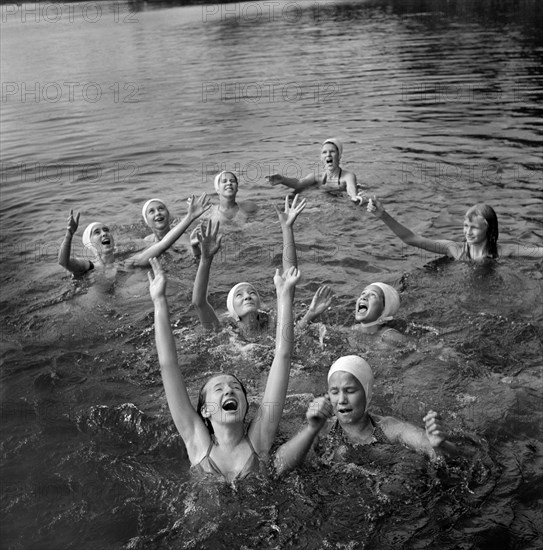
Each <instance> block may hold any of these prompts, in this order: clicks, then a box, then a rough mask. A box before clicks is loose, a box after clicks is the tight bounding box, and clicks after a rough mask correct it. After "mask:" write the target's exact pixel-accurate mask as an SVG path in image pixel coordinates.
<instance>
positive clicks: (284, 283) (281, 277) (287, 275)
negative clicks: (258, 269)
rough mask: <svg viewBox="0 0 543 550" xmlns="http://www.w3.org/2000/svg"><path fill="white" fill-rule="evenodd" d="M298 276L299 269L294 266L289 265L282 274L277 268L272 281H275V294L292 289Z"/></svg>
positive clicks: (299, 274) (298, 278)
mask: <svg viewBox="0 0 543 550" xmlns="http://www.w3.org/2000/svg"><path fill="white" fill-rule="evenodd" d="M300 277H301V273H300V270H299V269H298V268H296V267H291V268H289V269H287V270H286V271H285V272H284V273H283V274H281V272H280V271H279V269H276V270H275V276H274V278H273V282H274V283H275V288H276V289H277V294H279V293H281V292H289V291H294V289H295V288H296V284H297V283H298V281H299V280H300Z"/></svg>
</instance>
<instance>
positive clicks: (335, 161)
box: [266, 138, 364, 205]
mask: <svg viewBox="0 0 543 550" xmlns="http://www.w3.org/2000/svg"><path fill="white" fill-rule="evenodd" d="M342 155H343V144H342V143H341V141H339V139H337V138H330V139H327V140H325V141H324V142H323V143H322V147H321V161H322V164H323V168H324V172H323V173H322V174H308V175H307V176H305V177H303V178H302V179H298V178H287V177H285V176H282V175H281V174H273V175H271V176H266V179H267V180H268V181H269V183H271V184H272V185H277V184H279V183H280V184H282V185H286V186H287V187H290V188H291V189H294V190H295V191H296V192H297V193H298V192H300V191H303V190H304V189H306V188H308V187H311V186H313V185H318V186H319V187H320V188H321V189H322V190H323V191H326V192H328V193H331V194H338V193H340V192H342V191H346V192H347V194H348V195H349V197H350V198H351V200H352V201H353V202H355V203H357V204H360V205H361V204H363V202H364V194H363V192H362V191H361V190H359V189H358V187H357V183H356V175H355V174H354V173H353V172H348V171H347V170H343V169H342V168H341V167H340V165H339V162H340V160H341V156H342Z"/></svg>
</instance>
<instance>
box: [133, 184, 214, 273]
mask: <svg viewBox="0 0 543 550" xmlns="http://www.w3.org/2000/svg"><path fill="white" fill-rule="evenodd" d="M188 203H189V210H188V212H187V215H186V216H185V217H184V218H183V219H182V220H181V221H180V222H179V223H178V224H177V225H176V226H175V227H173V228H172V229H170V231H168V233H166V235H165V236H164V238H162V239H161V240H160V241H158V242H156V243H154V244H153V245H152V246H150V247H149V248H146V249H145V250H144V251H143V252H140V253H139V254H136V255H135V256H132V257H131V258H129V259H128V260H127V264H129V265H133V266H137V267H146V266H147V265H148V264H149V259H150V258H156V257H158V256H160V255H161V254H162V253H164V252H165V251H166V250H168V248H170V247H171V246H172V245H173V244H174V243H175V241H177V239H179V237H181V235H182V234H183V233H184V232H185V231H186V230H187V228H188V227H189V226H190V224H191V223H192V222H193V221H194V220H196V219H197V218H199V217H200V216H201V215H202V214H203V213H204V212H205V211H206V210H209V208H211V202H210V200H209V198H208V197H207V195H206V194H205V193H203V194H202V195H201V196H200V197H199V198H198V200H196V198H195V197H194V195H193V196H192V197H191V198H189V199H188Z"/></svg>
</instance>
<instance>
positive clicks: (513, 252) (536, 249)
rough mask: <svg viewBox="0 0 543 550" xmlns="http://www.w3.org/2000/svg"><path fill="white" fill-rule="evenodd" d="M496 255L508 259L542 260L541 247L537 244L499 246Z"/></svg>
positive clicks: (542, 249) (542, 247)
mask: <svg viewBox="0 0 543 550" xmlns="http://www.w3.org/2000/svg"><path fill="white" fill-rule="evenodd" d="M498 253H499V255H500V256H502V257H509V258H535V259H539V258H543V246H539V245H537V244H531V243H527V244H520V243H519V244H512V243H507V244H499V245H498Z"/></svg>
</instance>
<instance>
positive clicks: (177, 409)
mask: <svg viewBox="0 0 543 550" xmlns="http://www.w3.org/2000/svg"><path fill="white" fill-rule="evenodd" d="M149 263H150V264H151V267H152V268H153V274H154V276H153V275H151V273H149V274H148V276H149V292H150V294H151V298H152V300H153V303H154V306H155V340H156V349H157V353H158V362H159V364H160V372H161V374H162V382H163V384H164V391H165V392H166V399H167V400H168V407H169V409H170V413H171V415H172V418H173V421H174V423H175V426H176V428H177V430H178V431H179V433H180V434H181V437H182V438H183V441H184V442H185V445H186V447H187V452H188V455H189V459H190V460H191V462H192V463H194V462H195V461H196V460H197V459H198V458H201V455H202V449H204V450H205V449H206V448H207V445H209V438H210V436H209V432H208V431H207V429H206V427H205V425H204V422H203V420H202V419H201V418H200V416H198V414H197V413H196V411H195V410H194V407H193V406H192V403H191V401H190V398H189V395H188V393H187V387H186V385H185V380H184V379H183V375H182V374H181V369H180V368H179V365H178V363H177V350H176V348H175V341H174V338H173V333H172V329H171V325H170V310H169V307H168V301H167V299H166V276H165V274H164V271H163V270H162V267H161V265H160V263H159V261H158V260H157V259H156V258H150V260H149Z"/></svg>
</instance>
